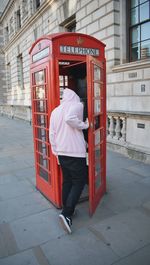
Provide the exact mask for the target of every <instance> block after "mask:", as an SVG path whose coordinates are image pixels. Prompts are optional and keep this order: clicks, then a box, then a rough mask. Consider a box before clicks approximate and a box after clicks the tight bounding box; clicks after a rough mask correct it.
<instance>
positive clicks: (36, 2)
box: [35, 0, 41, 9]
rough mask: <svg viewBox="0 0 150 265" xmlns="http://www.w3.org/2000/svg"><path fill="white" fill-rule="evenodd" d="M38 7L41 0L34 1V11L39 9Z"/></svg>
mask: <svg viewBox="0 0 150 265" xmlns="http://www.w3.org/2000/svg"><path fill="white" fill-rule="evenodd" d="M40 5H41V0H35V7H36V9H37V8H39V6H40Z"/></svg>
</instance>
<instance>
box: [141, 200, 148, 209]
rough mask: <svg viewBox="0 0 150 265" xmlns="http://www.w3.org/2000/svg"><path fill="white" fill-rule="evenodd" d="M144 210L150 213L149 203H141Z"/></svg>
mask: <svg viewBox="0 0 150 265" xmlns="http://www.w3.org/2000/svg"><path fill="white" fill-rule="evenodd" d="M142 206H143V207H144V208H145V209H146V210H148V211H150V201H147V202H145V203H143V205H142Z"/></svg>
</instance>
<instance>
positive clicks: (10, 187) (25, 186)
mask: <svg viewBox="0 0 150 265" xmlns="http://www.w3.org/2000/svg"><path fill="white" fill-rule="evenodd" d="M35 190H36V189H35V188H33V186H31V184H30V183H29V182H28V181H26V180H23V181H20V182H14V183H7V184H4V185H0V198H1V200H6V199H10V198H15V197H18V196H21V195H23V194H28V193H31V192H33V191H35Z"/></svg>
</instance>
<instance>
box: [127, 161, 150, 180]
mask: <svg viewBox="0 0 150 265" xmlns="http://www.w3.org/2000/svg"><path fill="white" fill-rule="evenodd" d="M128 170H129V171H131V172H134V173H136V174H137V175H140V176H143V177H150V165H147V164H143V163H141V162H139V163H138V164H137V165H136V166H133V165H132V166H130V167H128Z"/></svg>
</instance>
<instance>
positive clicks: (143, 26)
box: [129, 0, 150, 61]
mask: <svg viewBox="0 0 150 265" xmlns="http://www.w3.org/2000/svg"><path fill="white" fill-rule="evenodd" d="M129 10H130V26H129V42H130V49H129V55H130V56H129V57H130V61H136V60H142V59H146V58H149V57H150V0H131V1H130V7H129Z"/></svg>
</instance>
